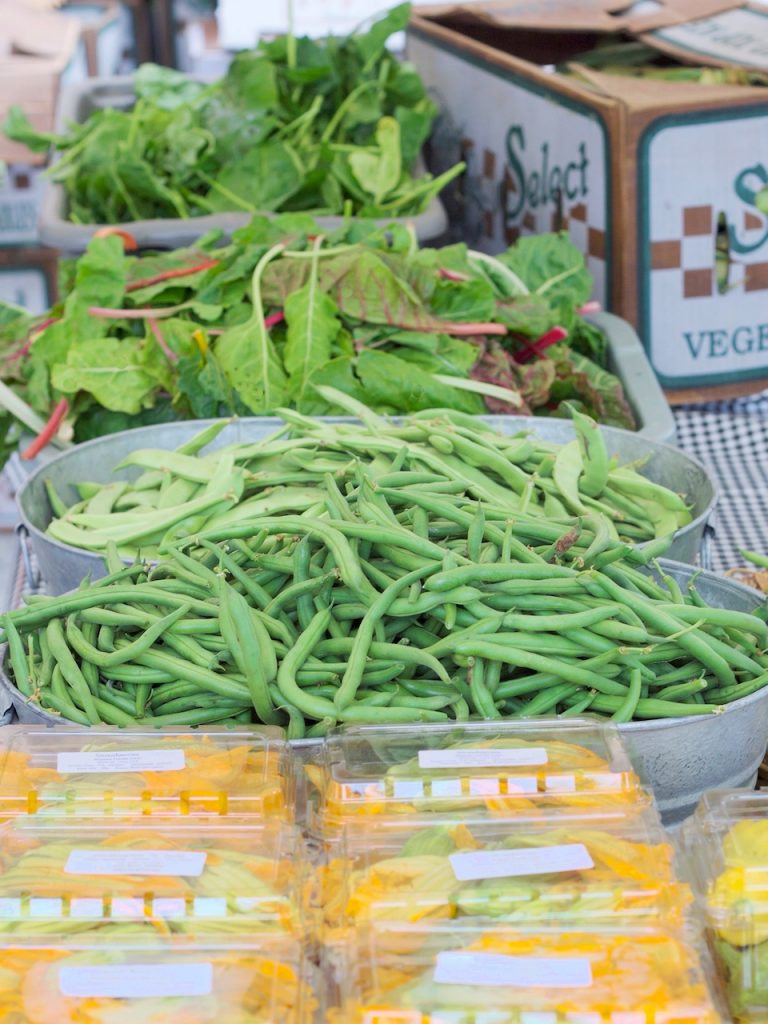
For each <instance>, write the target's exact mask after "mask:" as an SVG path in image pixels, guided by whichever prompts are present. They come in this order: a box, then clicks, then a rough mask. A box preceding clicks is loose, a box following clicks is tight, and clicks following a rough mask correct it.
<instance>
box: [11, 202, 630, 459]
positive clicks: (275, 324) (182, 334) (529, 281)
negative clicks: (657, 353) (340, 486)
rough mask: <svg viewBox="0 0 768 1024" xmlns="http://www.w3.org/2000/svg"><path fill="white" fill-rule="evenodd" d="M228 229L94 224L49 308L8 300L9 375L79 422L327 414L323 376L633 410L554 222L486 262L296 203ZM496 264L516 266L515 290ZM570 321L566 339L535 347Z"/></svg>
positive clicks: (459, 395) (98, 426) (541, 406)
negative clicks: (183, 230) (125, 238)
mask: <svg viewBox="0 0 768 1024" xmlns="http://www.w3.org/2000/svg"><path fill="white" fill-rule="evenodd" d="M220 243H221V239H220V238H219V237H218V236H217V235H210V236H208V237H207V238H203V239H201V240H200V241H199V242H198V243H197V245H195V246H191V247H187V248H184V249H179V250H176V251H175V252H166V253H155V254H148V255H144V256H140V257H137V256H129V255H126V254H125V253H124V252H123V250H122V247H121V244H120V242H119V240H118V239H117V238H115V237H110V238H97V239H94V240H93V241H92V242H91V244H90V246H89V248H88V251H87V252H86V253H85V254H84V255H83V256H82V257H80V259H79V260H78V261H77V263H76V266H75V268H74V273H72V274H70V273H68V275H67V280H68V281H69V287H70V291H69V293H68V294H67V295H66V297H65V298H64V300H63V301H62V302H61V303H59V304H58V305H57V306H55V307H54V308H53V309H52V310H50V312H49V313H48V314H47V315H46V316H44V317H39V318H32V317H29V316H28V315H27V314H25V313H24V311H23V310H19V309H18V308H16V307H13V306H4V305H2V304H0V355H2V356H3V357H4V359H3V362H2V363H0V365H2V377H3V379H4V381H5V382H6V383H7V384H8V385H9V386H10V387H11V388H13V389H14V390H15V391H16V392H17V393H18V394H19V395H20V397H22V398H24V399H25V400H26V401H27V402H28V403H29V404H30V405H31V406H32V408H33V410H34V411H35V412H36V413H38V414H39V415H40V416H42V417H43V418H45V417H47V416H48V415H49V414H50V412H51V410H52V409H53V407H54V406H55V405H56V403H57V402H58V401H59V400H60V399H61V398H62V397H63V396H66V397H67V398H68V399H69V403H70V410H71V412H70V421H71V422H72V421H73V425H74V433H75V437H76V438H78V439H81V438H86V437H92V436H96V435H97V434H98V433H99V432H100V431H110V430H117V429H125V428H126V427H127V426H129V425H131V424H132V423H135V424H139V423H148V422H154V421H155V418H156V419H157V421H158V422H162V421H163V420H165V419H166V418H167V417H168V416H170V415H175V416H178V417H182V418H183V417H214V416H219V415H251V414H255V415H264V414H269V413H271V412H273V411H274V410H275V409H276V408H278V407H280V406H283V405H293V406H294V407H296V408H298V409H299V410H300V411H302V412H306V413H309V414H320V415H323V414H327V413H329V412H331V411H332V410H331V408H330V406H329V405H328V403H327V401H326V400H325V398H324V397H323V393H322V391H321V390H320V389H321V388H322V387H323V386H324V385H326V386H327V385H330V386H331V387H334V388H336V389H338V390H340V391H342V392H344V393H345V394H347V395H349V396H351V397H352V398H354V399H357V400H358V401H360V402H363V403H365V404H366V405H367V406H369V407H370V408H372V409H374V410H375V411H378V412H388V413H407V412H414V411H418V410H421V409H427V408H430V407H444V408H452V409H457V410H461V411H464V412H467V413H470V414H476V413H482V412H484V411H491V412H502V413H536V414H539V415H565V416H570V415H571V411H570V410H571V407H574V408H578V409H583V410H584V411H585V412H587V413H589V414H590V415H592V416H594V417H595V418H596V419H599V420H601V421H602V422H604V423H610V424H615V425H620V426H628V427H632V426H633V425H634V418H633V415H632V410H631V409H630V408H629V406H628V404H627V401H626V397H625V396H624V393H623V390H622V387H621V383H620V381H618V379H617V378H616V377H615V376H613V374H611V373H609V372H608V370H607V369H606V368H605V365H604V363H605V358H604V356H605V339H604V338H603V336H602V334H601V332H600V331H599V330H598V329H597V328H596V327H595V326H593V325H591V324H588V323H587V322H586V321H584V320H582V319H581V317H580V316H579V314H578V313H577V310H576V308H575V304H576V303H581V302H582V301H583V298H584V294H585V292H587V293H588V285H587V284H585V280H584V278H583V261H582V263H581V264H580V265H577V264H576V261H575V259H574V255H573V254H574V252H575V250H574V248H573V246H572V245H571V243H570V242H569V241H568V239H567V238H566V237H565V236H563V235H542V236H540V237H539V238H538V239H531V240H526V244H525V245H524V246H523V252H522V254H520V253H519V252H517V246H520V245H521V243H518V244H517V246H515V247H513V248H512V249H510V250H509V251H508V252H507V253H505V254H503V255H502V256H500V257H498V258H497V259H495V260H494V263H493V265H492V264H490V263H489V262H488V258H486V257H477V256H476V254H474V253H472V252H470V251H469V250H467V248H466V247H465V246H463V245H452V246H449V247H447V248H444V249H424V250H420V249H418V247H417V246H416V245H415V242H414V240H413V238H412V237H411V236H410V235H409V234H408V233H407V232H405V231H404V232H401V233H398V232H397V231H395V232H392V233H390V232H384V231H367V232H364V233H362V234H361V232H360V229H359V225H357V224H351V225H349V226H347V227H344V228H341V229H339V230H337V231H334V232H331V233H330V234H328V235H326V236H323V235H322V234H321V233H320V231H319V229H318V227H317V225H316V224H315V223H314V222H313V221H312V220H311V218H307V217H305V216H304V215H301V216H300V217H297V216H296V215H278V216H277V217H275V218H274V219H272V220H269V219H267V218H266V217H261V216H259V217H255V218H254V219H253V221H252V223H251V224H249V225H248V226H247V227H246V228H243V229H242V230H240V231H238V232H236V233H235V238H234V239H233V241H232V242H230V243H228V244H224V245H222V244H220ZM537 247H538V248H537ZM497 267H502V268H506V267H514V268H515V269H514V271H510V272H511V273H514V275H515V280H517V281H518V282H519V284H518V285H516V286H515V287H516V288H517V296H516V297H513V296H511V295H510V289H509V287H508V285H509V281H508V280H506V279H505V278H504V273H503V271H498V270H497ZM564 271H567V273H564ZM556 278H559V280H555V279H556ZM549 282H554V283H552V284H551V285H549V284H548V283H549ZM561 283H562V286H563V288H564V291H565V294H564V295H561V294H560V292H559V290H558V289H559V287H560V285H561ZM545 285H546V286H547V287H544V288H543V293H542V286H545ZM537 288H538V289H539V292H538V294H537V292H536V289H537ZM563 323H566V324H568V325H569V328H568V336H567V338H566V340H559V341H555V342H554V343H551V344H550V343H548V347H546V348H542V349H541V350H540V349H539V348H537V345H539V344H540V341H537V339H541V338H542V336H546V334H547V332H549V333H552V329H553V328H555V327H558V326H562V324H563ZM509 324H514V328H513V329H508V328H507V325H509ZM562 334H563V332H562V331H559V332H555V333H554V335H553V336H554V337H562ZM454 381H455V383H453V382H454ZM467 386H470V387H473V388H475V389H476V390H466V388H467ZM500 389H506V391H504V390H501V391H500ZM1 429H2V423H0V430H1ZM0 447H1V444H0Z"/></svg>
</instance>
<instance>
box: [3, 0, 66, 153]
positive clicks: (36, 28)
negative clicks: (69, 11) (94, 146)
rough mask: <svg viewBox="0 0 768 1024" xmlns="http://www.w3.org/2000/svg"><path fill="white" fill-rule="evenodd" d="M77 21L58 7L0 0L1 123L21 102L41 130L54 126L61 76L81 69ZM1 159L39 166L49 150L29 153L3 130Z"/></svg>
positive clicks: (49, 129)
mask: <svg viewBox="0 0 768 1024" xmlns="http://www.w3.org/2000/svg"><path fill="white" fill-rule="evenodd" d="M79 46H80V28H79V26H78V25H77V23H76V22H75V21H74V20H73V19H71V18H66V17H64V16H63V15H62V14H59V13H58V12H56V11H41V10H35V9H34V8H27V7H25V6H24V5H22V4H18V3H14V2H13V0H4V2H0V123H1V122H2V121H4V120H5V117H6V114H7V113H8V110H9V109H10V108H11V107H12V106H14V105H18V106H20V107H21V108H22V109H23V111H24V113H25V114H26V115H27V117H28V118H29V119H30V121H31V122H32V124H33V125H34V126H35V127H36V128H38V129H39V130H40V131H51V130H52V129H53V122H54V115H55V111H56V102H57V99H58V94H59V85H60V83H61V81H63V80H66V79H67V78H69V80H72V79H73V78H74V77H76V76H77V75H78V74H79V73H80V69H81V66H82V60H83V58H82V50H80V52H79ZM0 160H3V161H4V162H5V163H6V164H23V165H30V164H31V165H35V166H41V165H42V164H44V163H45V161H46V154H45V153H31V152H30V151H29V150H28V149H27V148H26V147H25V146H22V145H20V144H19V143H16V142H11V141H10V140H9V139H7V138H6V137H5V136H4V135H2V133H0Z"/></svg>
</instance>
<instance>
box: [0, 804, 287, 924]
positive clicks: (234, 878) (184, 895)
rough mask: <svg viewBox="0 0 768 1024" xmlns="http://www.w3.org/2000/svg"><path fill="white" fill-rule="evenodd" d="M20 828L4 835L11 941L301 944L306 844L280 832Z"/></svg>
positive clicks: (3, 881) (1, 884) (169, 825)
mask: <svg viewBox="0 0 768 1024" xmlns="http://www.w3.org/2000/svg"><path fill="white" fill-rule="evenodd" d="M60 822H61V819H53V818H50V819H43V820H41V819H40V818H39V817H33V818H29V819H25V818H16V819H14V820H13V821H10V822H7V823H6V824H5V825H4V826H3V827H2V829H0V863H1V864H2V873H0V940H2V938H3V937H7V936H9V935H34V934H40V933H41V932H44V933H45V934H47V935H52V934H56V935H57V936H71V935H78V934H84V933H88V934H90V935H94V934H96V933H100V932H102V931H104V930H106V931H107V932H110V931H111V930H112V929H113V927H114V926H121V927H122V928H124V929H127V930H129V931H130V932H131V933H132V934H137V935H138V934H140V933H141V932H142V931H145V932H149V933H150V934H153V933H156V934H165V933H168V934H178V935H182V936H198V935H201V934H206V935H207V934H221V933H227V934H233V935H237V934H240V935H254V934H257V933H258V934H265V933H282V932H285V933H289V934H299V932H300V929H301V925H302V914H301V899H302V889H303V886H304V885H305V884H306V875H305V871H306V862H305V860H304V856H305V851H304V846H303V843H302V840H301V837H300V835H299V834H298V833H297V832H296V831H295V830H294V829H293V828H290V827H288V826H285V825H281V824H280V823H279V822H268V823H265V824H264V825H260V824H258V823H254V819H252V818H251V819H236V818H232V817H228V818H226V819H225V820H224V821H223V822H222V823H220V821H219V820H218V819H217V820H216V821H215V822H211V823H208V824H206V825H205V827H204V828H200V827H199V824H197V823H195V822H191V821H190V820H189V819H179V818H171V819H161V818H156V817H153V818H151V819H148V820H147V819H139V820H138V821H137V820H136V819H133V820H131V819H123V820H122V821H116V820H111V821H110V822H106V821H105V820H104V819H100V820H98V821H93V820H90V819H78V821H77V822H70V821H67V822H65V823H60Z"/></svg>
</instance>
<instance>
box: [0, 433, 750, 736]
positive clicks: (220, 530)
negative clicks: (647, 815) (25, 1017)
mask: <svg viewBox="0 0 768 1024" xmlns="http://www.w3.org/2000/svg"><path fill="white" fill-rule="evenodd" d="M431 426H432V425H431V424H430V427H431ZM323 429H324V428H322V427H318V428H317V431H318V437H319V436H322V431H323ZM344 437H345V438H353V439H354V438H357V437H361V438H365V440H366V442H367V445H368V446H369V449H375V451H376V456H375V459H376V466H375V476H374V475H373V472H372V469H371V461H370V459H368V460H357V459H355V458H352V457H350V455H349V454H348V453H347V454H346V455H345V457H344V458H343V459H340V458H338V452H337V450H336V449H335V448H333V447H331V448H330V449H329V450H326V449H325V447H324V446H322V445H321V444H319V443H318V444H317V445H315V446H314V447H313V448H311V449H305V448H301V447H299V448H298V450H301V451H303V452H304V451H311V458H312V460H313V466H314V472H315V473H317V474H319V477H320V478H319V480H318V481H316V482H315V484H314V486H313V488H312V491H311V494H312V501H311V504H309V503H308V505H307V507H306V508H304V509H303V510H302V511H301V512H300V513H297V512H295V511H293V510H292V509H289V510H287V511H284V510H276V511H275V513H274V514H262V515H258V516H251V517H248V518H245V517H241V516H235V517H233V518H232V519H231V520H230V521H228V522H224V523H221V522H219V523H214V524H213V525H211V523H210V522H208V523H207V524H206V526H205V528H204V529H202V530H200V531H199V532H197V533H195V534H194V535H191V536H187V537H186V538H184V539H180V540H172V541H168V542H166V543H165V544H164V550H163V553H162V558H161V560H160V561H159V562H158V563H157V564H154V565H152V564H149V563H143V562H136V563H134V564H133V565H130V566H125V565H124V564H123V563H122V562H121V559H120V555H119V552H118V550H117V548H116V546H114V544H113V545H111V546H110V547H109V549H108V556H107V557H108V559H109V567H110V569H111V575H110V576H108V577H106V578H105V579H103V580H98V581H96V582H93V583H89V582H87V581H86V583H84V585H83V586H82V587H81V588H80V589H79V590H77V591H74V592H72V593H70V594H68V595H64V596H62V597H54V598H51V597H36V598H32V599H31V600H30V602H29V604H28V606H27V607H25V608H22V609H18V610H16V611H13V612H10V613H8V614H6V615H4V616H2V617H0V626H2V629H3V633H4V636H5V639H6V640H7V641H8V647H9V660H10V673H11V675H12V678H13V681H14V682H15V684H16V686H17V687H18V689H19V690H20V691H21V692H22V693H23V694H24V695H25V696H26V698H27V699H28V700H29V701H31V702H33V703H36V704H38V705H40V706H42V707H44V708H46V709H48V710H49V711H54V712H57V713H59V714H61V715H62V716H64V717H65V718H68V719H70V720H72V721H75V722H79V723H82V724H87V723H97V722H107V723H110V724H112V725H128V724H133V723H135V722H136V721H138V722H140V723H142V724H154V725H179V724H187V725H194V724H203V723H209V722H246V721H260V722H264V723H267V724H273V723H274V724H283V725H286V726H287V727H288V731H289V735H290V736H291V737H301V736H304V735H306V736H322V735H323V734H324V733H325V732H326V731H327V730H328V729H329V728H331V727H332V726H334V725H335V724H337V723H343V722H394V723H399V722H418V721H445V720H450V719H454V720H465V719H467V718H469V717H478V716H479V717H483V718H509V717H518V716H528V715H539V714H562V715H566V716H569V715H576V714H580V713H582V712H585V711H589V712H594V713H597V714H599V715H604V716H609V717H611V718H613V719H614V720H616V721H619V722H626V721H630V720H632V719H648V718H664V717H671V716H686V715H706V714H710V713H713V712H719V711H722V710H723V706H724V705H726V704H728V703H729V702H731V701H734V700H736V699H738V698H739V697H743V696H747V695H748V694H751V693H754V692H755V691H756V690H758V689H760V688H761V687H763V686H765V685H766V683H768V657H766V655H765V653H764V651H765V648H766V645H768V626H766V624H765V622H764V621H763V619H762V618H760V617H758V616H756V615H748V614H744V613H740V612H735V611H727V610H723V609H719V608H713V607H709V606H707V605H706V604H705V602H704V601H703V600H702V599H701V597H700V596H699V594H698V593H697V591H696V588H695V586H694V585H693V584H692V585H690V586H689V587H688V588H687V589H686V591H685V593H681V591H680V588H679V587H678V586H677V584H676V583H675V581H674V579H672V578H671V577H669V576H668V575H665V574H664V571H663V569H661V568H660V567H659V566H658V565H657V566H656V569H657V572H656V576H655V578H654V577H651V576H649V575H648V573H647V571H644V570H645V568H646V567H645V565H644V563H647V562H648V561H649V560H650V559H653V558H655V557H656V556H657V555H658V554H659V553H660V552H661V551H662V550H663V548H664V546H665V544H666V543H667V542H666V541H655V542H652V543H651V544H650V545H647V546H645V547H643V548H639V547H633V546H632V545H628V544H622V543H620V542H617V541H616V540H615V539H614V537H613V536H612V535H611V532H610V530H609V528H608V525H607V519H606V518H605V517H596V516H592V515H587V516H583V517H578V518H576V519H573V520H571V521H570V522H568V523H564V524H560V523H557V522H552V521H549V520H548V519H546V518H545V517H543V516H542V515H540V514H533V513H531V512H530V511H526V512H517V513H516V514H512V515H511V514H510V512H509V508H508V507H507V506H506V505H505V504H504V503H503V502H501V501H500V500H498V496H497V493H496V488H495V487H494V489H492V490H489V492H488V493H487V494H484V495H483V500H478V499H477V497H473V496H472V495H471V494H468V493H467V490H468V488H467V489H465V488H464V487H459V486H456V481H455V477H454V475H453V474H452V473H443V474H440V473H438V472H437V464H436V463H435V464H432V465H429V466H426V467H423V468H421V469H418V468H416V465H415V464H414V463H410V464H406V462H405V461H404V460H405V458H406V456H405V455H404V454H403V453H404V452H407V451H408V450H409V447H410V444H411V442H410V441H408V442H407V443H404V442H403V441H402V440H400V441H399V442H398V443H397V444H396V445H395V444H393V443H392V438H390V437H389V436H387V435H383V436H381V437H379V435H378V434H377V433H376V432H375V430H374V424H370V425H369V432H368V433H366V432H365V428H361V427H355V428H349V431H348V432H347V433H345V434H344ZM274 443H275V442H274V441H273V442H268V443H267V446H269V445H271V444H274ZM350 448H351V450H352V451H354V450H355V444H351V445H350ZM369 449H366V450H369ZM265 471H266V470H265ZM285 486H288V484H285ZM473 486H474V483H473Z"/></svg>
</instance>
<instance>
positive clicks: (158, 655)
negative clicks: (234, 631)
mask: <svg viewBox="0 0 768 1024" xmlns="http://www.w3.org/2000/svg"><path fill="white" fill-rule="evenodd" d="M136 661H137V662H138V664H139V665H146V666H147V667H148V668H157V669H160V670H162V671H165V672H168V673H170V674H175V676H176V678H177V679H185V680H187V681H188V682H191V683H195V684H196V685H198V686H199V687H200V689H202V690H210V691H211V692H212V693H218V694H220V695H221V696H222V697H228V698H232V699H234V700H242V701H243V703H245V702H249V701H250V699H251V697H250V693H249V691H248V688H247V687H246V686H244V685H243V684H242V683H239V682H236V681H235V680H234V679H232V678H231V677H227V676H217V675H215V674H214V673H213V672H210V671H209V670H208V669H204V668H201V667H200V666H198V665H192V664H190V663H189V662H184V661H181V660H180V659H179V658H175V657H173V656H172V655H170V654H165V653H163V652H162V651H157V650H155V651H147V652H146V653H145V654H141V655H139V657H138V658H137V659H136Z"/></svg>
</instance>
